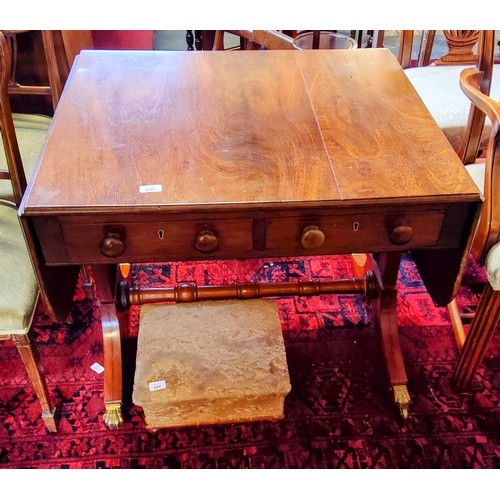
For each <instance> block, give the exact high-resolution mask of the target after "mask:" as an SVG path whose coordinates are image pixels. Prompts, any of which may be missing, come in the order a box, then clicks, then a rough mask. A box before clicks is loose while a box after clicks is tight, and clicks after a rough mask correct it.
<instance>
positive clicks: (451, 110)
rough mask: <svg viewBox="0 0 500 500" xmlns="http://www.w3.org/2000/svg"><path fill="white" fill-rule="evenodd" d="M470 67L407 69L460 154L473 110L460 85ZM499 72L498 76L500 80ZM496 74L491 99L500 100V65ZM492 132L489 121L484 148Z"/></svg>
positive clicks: (411, 79)
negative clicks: (470, 113)
mask: <svg viewBox="0 0 500 500" xmlns="http://www.w3.org/2000/svg"><path fill="white" fill-rule="evenodd" d="M466 67H468V66H423V67H418V68H407V69H405V73H406V75H407V76H408V78H409V80H410V81H411V83H412V84H413V86H414V87H415V89H416V90H417V92H418V94H419V95H420V97H421V98H422V101H424V103H425V105H426V106H427V109H428V110H429V111H430V113H431V115H432V116H433V117H434V119H435V120H436V122H437V124H438V125H439V127H440V128H441V130H442V131H443V132H444V134H445V135H446V137H447V138H448V140H449V141H450V143H451V145H452V146H453V149H454V150H455V151H457V152H458V148H459V147H460V142H461V140H462V134H463V132H464V130H465V127H466V126H467V119H468V117H469V110H470V101H469V99H468V98H467V96H466V95H465V94H464V93H463V92H462V89H461V88H460V83H459V82H460V72H461V71H462V70H463V69H464V68H466ZM495 73H498V75H497V76H496V78H495ZM493 75H494V77H493V80H492V84H491V91H490V96H491V97H492V98H493V99H495V100H497V101H500V64H495V66H494V68H493ZM490 132H491V122H490V121H489V120H488V119H486V121H485V125H484V130H483V140H482V144H483V145H484V146H486V144H487V142H488V138H489V135H490Z"/></svg>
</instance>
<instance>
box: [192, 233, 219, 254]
mask: <svg viewBox="0 0 500 500" xmlns="http://www.w3.org/2000/svg"><path fill="white" fill-rule="evenodd" d="M218 246H219V240H218V239H217V236H215V234H214V233H212V231H200V232H199V233H198V236H196V241H195V242H194V247H195V248H196V250H198V251H199V252H202V253H210V252H213V251H215V250H217V247H218Z"/></svg>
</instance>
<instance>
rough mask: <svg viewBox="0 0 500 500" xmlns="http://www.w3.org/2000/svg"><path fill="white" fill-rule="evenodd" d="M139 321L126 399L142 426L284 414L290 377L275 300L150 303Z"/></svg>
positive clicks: (272, 417)
mask: <svg viewBox="0 0 500 500" xmlns="http://www.w3.org/2000/svg"><path fill="white" fill-rule="evenodd" d="M139 325H140V326H139V336H138V345H137V360H136V372H135V381H134V391H133V402H134V403H135V404H137V405H139V406H142V407H143V409H144V415H145V418H146V423H147V425H148V427H150V428H162V427H177V426H190V425H205V424H221V423H230V422H245V421H254V420H270V419H279V418H283V404H284V397H285V395H286V394H288V392H289V391H290V380H289V376H288V367H287V362H286V354H285V347H284V342H283V336H282V332H281V322H280V318H279V315H278V309H277V303H276V301H273V300H265V299H258V300H244V301H238V300H223V301H206V302H198V303H190V304H165V305H161V304H149V305H144V306H142V308H141V314H140V324H139ZM150 384H153V387H151V386H150ZM155 384H156V385H157V386H158V387H159V389H158V390H155Z"/></svg>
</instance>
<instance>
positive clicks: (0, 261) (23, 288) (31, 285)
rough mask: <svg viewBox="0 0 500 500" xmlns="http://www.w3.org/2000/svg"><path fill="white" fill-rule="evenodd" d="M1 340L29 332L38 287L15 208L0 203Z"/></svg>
mask: <svg viewBox="0 0 500 500" xmlns="http://www.w3.org/2000/svg"><path fill="white" fill-rule="evenodd" d="M0 276H1V277H2V279H0V336H1V335H2V334H23V333H27V332H28V331H29V329H30V325H31V321H32V319H33V314H34V312H35V306H36V303H37V299H38V286H37V282H36V278H35V274H34V272H33V267H32V264H31V261H30V257H29V254H28V249H27V247H26V242H25V241H24V236H23V233H22V230H21V226H20V224H19V218H18V216H17V210H16V208H15V206H14V205H10V204H4V203H0Z"/></svg>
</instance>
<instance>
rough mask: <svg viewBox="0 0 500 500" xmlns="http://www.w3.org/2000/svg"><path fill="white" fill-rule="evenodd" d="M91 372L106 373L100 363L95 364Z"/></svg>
mask: <svg viewBox="0 0 500 500" xmlns="http://www.w3.org/2000/svg"><path fill="white" fill-rule="evenodd" d="M90 369H91V370H94V371H95V372H96V373H102V372H103V371H104V367H103V366H101V365H100V364H99V363H94V364H93V365H92V366H91V367H90Z"/></svg>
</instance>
